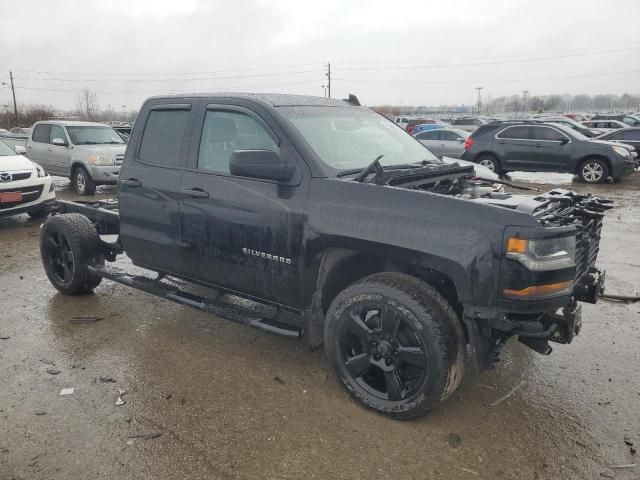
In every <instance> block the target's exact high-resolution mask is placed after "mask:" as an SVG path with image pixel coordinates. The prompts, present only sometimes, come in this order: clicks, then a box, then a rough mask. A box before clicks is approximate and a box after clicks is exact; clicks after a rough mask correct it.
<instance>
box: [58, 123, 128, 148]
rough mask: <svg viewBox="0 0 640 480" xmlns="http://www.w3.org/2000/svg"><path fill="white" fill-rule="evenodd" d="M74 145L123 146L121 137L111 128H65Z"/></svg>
mask: <svg viewBox="0 0 640 480" xmlns="http://www.w3.org/2000/svg"><path fill="white" fill-rule="evenodd" d="M67 131H68V132H69V137H71V143H73V144H74V145H100V144H105V143H109V144H124V140H122V137H121V136H120V135H118V132H116V131H115V130H114V129H113V128H111V127H107V126H105V127H86V126H83V127H67Z"/></svg>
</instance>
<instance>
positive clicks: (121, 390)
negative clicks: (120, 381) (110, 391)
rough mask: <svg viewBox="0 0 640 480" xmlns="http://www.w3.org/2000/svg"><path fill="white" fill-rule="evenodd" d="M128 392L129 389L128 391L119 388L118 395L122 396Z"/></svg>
mask: <svg viewBox="0 0 640 480" xmlns="http://www.w3.org/2000/svg"><path fill="white" fill-rule="evenodd" d="M126 393H127V391H126V390H123V389H121V388H119V389H118V395H120V396H122V395H124V394H126Z"/></svg>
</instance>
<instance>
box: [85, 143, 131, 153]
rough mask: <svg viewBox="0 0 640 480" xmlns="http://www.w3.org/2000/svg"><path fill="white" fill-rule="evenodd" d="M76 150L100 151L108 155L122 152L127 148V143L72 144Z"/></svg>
mask: <svg viewBox="0 0 640 480" xmlns="http://www.w3.org/2000/svg"><path fill="white" fill-rule="evenodd" d="M73 148H74V149H75V150H76V151H77V152H87V153H88V154H92V153H96V154H97V153H102V154H109V155H119V154H121V153H122V154H124V151H125V150H126V149H127V145H126V144H125V145H110V144H100V145H74V147H73Z"/></svg>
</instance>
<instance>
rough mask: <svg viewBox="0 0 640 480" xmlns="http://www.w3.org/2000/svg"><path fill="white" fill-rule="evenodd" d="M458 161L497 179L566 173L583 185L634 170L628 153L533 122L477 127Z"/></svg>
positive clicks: (623, 147)
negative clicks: (521, 173)
mask: <svg viewBox="0 0 640 480" xmlns="http://www.w3.org/2000/svg"><path fill="white" fill-rule="evenodd" d="M464 148H465V151H464V153H463V155H462V158H463V159H465V160H469V161H471V162H477V163H479V164H481V165H484V166H486V167H487V168H489V169H491V170H493V171H494V172H497V173H505V172H509V171H513V170H522V171H534V172H568V173H574V174H577V175H578V176H579V177H580V179H581V180H582V181H583V182H586V183H600V182H605V181H606V180H607V178H608V177H612V178H613V179H614V180H619V179H620V178H622V177H624V176H626V175H629V174H630V173H631V172H633V170H634V169H635V168H636V158H637V154H636V153H635V151H634V150H633V147H630V146H628V145H623V144H616V143H613V142H606V141H602V140H595V139H589V138H587V137H585V136H584V135H582V134H580V133H579V132H577V131H575V130H573V129H571V128H567V127H565V126H564V125H560V124H555V123H554V124H545V123H541V122H534V121H511V122H494V123H490V124H488V125H483V126H482V127H480V128H479V129H478V130H476V131H475V132H474V133H472V134H471V136H470V137H469V138H467V140H466V141H465V144H464Z"/></svg>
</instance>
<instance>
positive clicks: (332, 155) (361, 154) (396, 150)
mask: <svg viewBox="0 0 640 480" xmlns="http://www.w3.org/2000/svg"><path fill="white" fill-rule="evenodd" d="M279 111H280V112H281V113H282V114H283V115H284V117H285V118H287V119H288V120H289V121H290V122H291V123H292V124H293V126H294V127H295V129H296V130H297V131H298V132H300V134H301V135H302V136H303V137H304V139H305V140H306V141H307V143H308V144H309V145H310V146H311V148H313V150H314V152H315V153H316V154H317V155H318V157H320V159H321V160H322V161H323V162H324V163H326V164H327V165H329V166H330V167H333V168H335V169H337V170H352V169H358V168H365V167H366V166H368V165H369V164H370V163H371V160H372V159H374V158H376V157H378V156H379V155H384V157H382V159H381V160H380V163H381V164H382V166H391V165H401V164H408V163H418V162H422V161H424V160H426V161H428V162H435V163H439V162H440V160H439V159H438V157H436V156H435V155H434V154H433V153H431V152H430V151H429V150H427V148H426V147H425V146H424V145H422V144H421V143H420V142H418V141H417V140H416V139H414V138H413V137H412V136H411V135H409V134H408V133H406V132H405V131H403V130H402V129H401V128H398V126H397V125H396V124H395V123H393V122H392V121H391V120H387V119H386V118H385V117H383V116H382V115H379V114H377V113H375V112H374V111H372V110H368V109H366V108H353V107H315V106H301V107H280V108H279Z"/></svg>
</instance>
